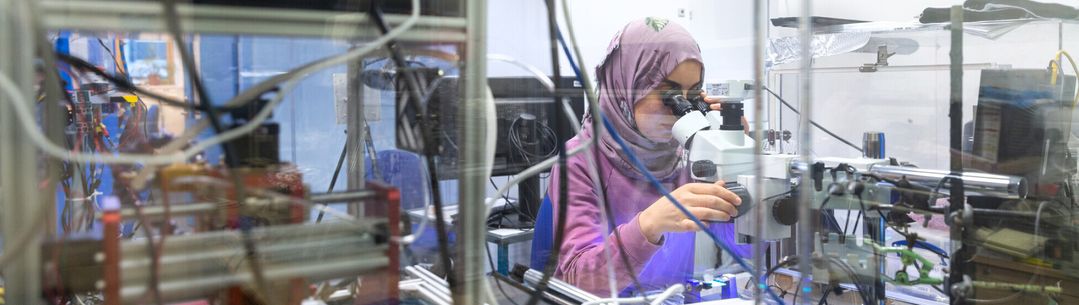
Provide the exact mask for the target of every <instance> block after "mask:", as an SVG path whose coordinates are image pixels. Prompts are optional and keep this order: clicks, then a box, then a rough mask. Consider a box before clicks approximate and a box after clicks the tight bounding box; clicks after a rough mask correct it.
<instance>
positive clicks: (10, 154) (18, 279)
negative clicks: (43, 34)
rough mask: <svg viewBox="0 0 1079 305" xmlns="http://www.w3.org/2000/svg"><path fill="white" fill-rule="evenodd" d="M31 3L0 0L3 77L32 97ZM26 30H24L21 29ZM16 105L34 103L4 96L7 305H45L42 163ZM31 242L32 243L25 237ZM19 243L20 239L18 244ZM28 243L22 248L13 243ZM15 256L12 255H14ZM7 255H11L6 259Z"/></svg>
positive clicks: (1, 223)
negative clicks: (39, 239)
mask: <svg viewBox="0 0 1079 305" xmlns="http://www.w3.org/2000/svg"><path fill="white" fill-rule="evenodd" d="M32 5H34V3H33V1H32V0H0V54H3V56H0V73H3V74H4V75H5V76H7V77H8V78H10V79H11V81H12V82H14V83H15V85H16V86H17V87H18V88H19V90H21V91H22V92H27V93H29V92H34V90H33V87H32V86H31V82H33V80H34V79H35V77H34V75H35V74H34V70H33V66H32V64H33V63H34V46H35V45H36V44H35V40H34V31H33V30H32V29H31V28H30V27H29V24H30V22H29V21H30V20H29V19H28V18H32V17H33V16H31V15H32V14H31V11H30V7H31V6H32ZM20 25H22V26H20ZM12 103H24V104H30V105H31V106H32V103H34V101H32V100H30V101H15V100H10V99H9V98H8V95H5V94H0V186H3V189H4V190H3V191H2V192H0V211H3V213H0V231H2V233H3V238H4V241H5V242H4V245H3V256H4V258H5V261H7V263H6V264H4V265H3V266H2V267H3V269H2V270H0V271H2V273H3V275H4V276H3V277H4V285H5V288H6V291H5V295H4V299H5V301H6V302H7V304H20V305H24V304H26V305H36V304H42V303H43V302H42V301H43V300H42V298H41V247H39V246H38V245H37V244H36V242H37V240H36V238H33V237H35V236H38V234H39V233H41V232H42V231H43V230H44V229H43V228H42V227H41V226H42V225H44V224H46V221H44V220H43V219H42V218H43V217H44V216H46V215H45V213H46V210H44V209H45V206H47V205H55V204H56V203H55V202H46V201H41V200H40V199H39V198H40V197H39V195H40V193H42V192H53V191H54V190H39V189H38V186H37V181H38V180H37V179H36V178H35V177H37V176H36V174H35V173H37V172H38V171H37V169H38V167H37V166H38V163H37V162H35V160H38V158H37V153H36V150H35V149H34V145H32V144H31V141H30V139H29V136H28V135H27V133H26V131H25V130H23V129H22V127H20V126H19V124H18V123H19V121H18V120H17V119H15V114H14V113H15V111H13V110H12V108H13V106H12ZM25 237H29V238H25ZM20 239H21V240H20ZM15 243H24V244H15ZM12 255H14V256H12ZM8 256H12V257H11V258H8Z"/></svg>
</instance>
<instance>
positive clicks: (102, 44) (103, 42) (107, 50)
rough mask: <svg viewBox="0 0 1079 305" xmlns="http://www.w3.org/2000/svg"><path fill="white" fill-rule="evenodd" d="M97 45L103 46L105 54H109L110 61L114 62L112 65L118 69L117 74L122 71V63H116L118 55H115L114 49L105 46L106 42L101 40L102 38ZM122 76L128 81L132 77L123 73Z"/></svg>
mask: <svg viewBox="0 0 1079 305" xmlns="http://www.w3.org/2000/svg"><path fill="white" fill-rule="evenodd" d="M97 44H99V45H101V48H103V49H105V52H108V53H109V59H110V60H112V64H113V66H114V67H116V70H117V72H119V71H120V70H122V69H120V62H119V61H116V53H113V52H112V49H110V48H109V47H108V46H106V45H105V41H103V40H101V38H98V39H97ZM121 75H123V76H124V78H126V79H130V76H128V75H127V74H126V73H121Z"/></svg>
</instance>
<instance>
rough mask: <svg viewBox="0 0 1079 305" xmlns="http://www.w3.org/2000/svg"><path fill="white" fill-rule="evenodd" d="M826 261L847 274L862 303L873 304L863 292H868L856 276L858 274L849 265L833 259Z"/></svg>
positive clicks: (858, 276)
mask: <svg viewBox="0 0 1079 305" xmlns="http://www.w3.org/2000/svg"><path fill="white" fill-rule="evenodd" d="M828 260H829V261H830V262H831V263H832V264H833V265H836V266H839V268H840V269H843V271H844V272H846V273H847V274H848V276H849V277H850V278H851V281H852V282H853V283H854V286H855V287H856V288H857V290H858V296H859V297H861V298H862V302H863V303H865V304H873V302H872V301H871V300H870V298H869V296H868V295H866V294H865V292H868V291H869V290H868V289H865V285H862V277H861V276H860V275H858V272H857V271H855V270H854V267H851V266H850V264H847V262H844V261H842V260H840V259H838V258H835V257H829V258H828Z"/></svg>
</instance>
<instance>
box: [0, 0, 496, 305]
mask: <svg viewBox="0 0 1079 305" xmlns="http://www.w3.org/2000/svg"><path fill="white" fill-rule="evenodd" d="M467 2H468V3H467V8H468V10H467V15H466V17H436V16H421V17H420V19H419V21H418V22H417V24H416V26H415V27H414V28H413V29H412V30H410V31H408V32H406V33H405V34H403V35H401V36H399V37H398V39H397V40H398V41H400V42H403V43H409V44H439V43H457V44H462V43H463V44H465V46H466V47H467V54H468V57H467V61H466V63H468V66H467V69H464V70H463V71H462V75H463V76H465V78H466V79H469V80H472V81H470V82H468V83H466V86H467V88H468V89H467V90H465V98H466V99H465V100H466V101H470V103H467V104H466V105H465V107H462V109H461V111H462V113H464V114H465V115H464V116H463V117H464V118H465V119H464V120H463V121H464V122H466V130H465V131H464V133H465V136H464V137H463V138H464V139H465V140H466V142H467V143H469V146H467V147H469V148H466V149H471V152H473V153H475V154H474V155H475V156H477V157H476V158H469V159H466V160H464V161H465V162H464V164H465V165H466V166H471V168H479V167H478V166H477V165H480V164H482V163H481V162H482V157H479V156H480V155H481V154H480V153H479V152H480V149H481V147H482V146H483V145H482V143H483V142H484V141H483V138H484V137H485V136H486V135H484V134H483V132H482V131H483V125H482V124H483V122H484V120H483V117H482V115H483V114H482V113H481V112H479V111H470V110H475V109H482V108H481V105H482V103H481V102H480V101H482V100H483V98H484V96H485V92H486V86H485V82H483V81H482V80H484V79H485V78H486V69H485V67H486V64H485V62H486V59H485V58H486V40H485V37H484V36H485V29H486V26H485V23H486V16H487V15H486V1H484V0H472V1H467ZM177 10H178V11H179V14H180V20H181V28H182V29H181V30H182V31H184V32H186V33H207V34H239V35H280V36H311V37H323V38H330V39H343V40H352V41H364V40H370V39H373V38H376V37H379V36H380V35H381V33H380V32H379V31H378V30H377V29H376V28H374V27H370V26H366V25H370V24H371V21H370V18H369V17H368V16H366V15H365V14H363V13H361V12H356V13H351V12H350V13H342V12H335V11H315V10H300V9H277V8H258V9H252V8H245V7H235V6H221V5H205V4H190V3H182V4H178V7H177ZM35 11H37V12H39V13H38V14H34V12H35ZM0 12H2V13H0V54H3V56H0V73H4V75H6V76H8V77H10V78H11V79H12V80H14V81H15V82H16V84H17V85H18V87H19V88H21V89H22V90H24V91H25V92H31V91H32V89H33V88H32V86H31V81H32V80H33V79H34V78H33V75H34V72H33V71H34V67H33V63H34V62H35V61H34V59H35V54H34V47H35V46H36V44H35V42H36V39H35V35H37V34H40V33H41V32H40V31H37V30H42V31H45V30H75V31H114V32H115V31H119V32H124V31H130V32H164V31H165V23H164V22H162V21H161V20H162V14H163V13H164V10H163V7H162V6H161V5H160V3H159V2H156V1H122V0H77V1H61V0H45V1H35V0H0ZM19 18H41V22H40V23H41V24H43V25H44V29H27V28H21V27H17V26H15V25H17V24H22V23H23V22H22V21H23V20H19ZM407 18H408V16H407V15H392V14H391V15H387V16H386V21H387V23H389V25H390V26H391V27H392V26H398V25H400V24H401V23H402V22H403V21H404V20H406V19H407ZM356 78H357V77H353V80H352V81H354V82H356V81H358V79H356ZM3 99H8V98H7V97H6V96H5V95H0V100H3ZM16 102H25V103H30V102H31V101H16ZM8 108H10V107H9V106H7V103H0V125H2V126H3V127H5V128H0V187H2V189H0V211H3V213H0V231H2V234H3V237H4V240H5V241H9V242H13V241H15V240H16V239H17V236H18V235H20V234H23V233H24V232H34V231H40V232H42V233H44V232H46V230H43V229H42V228H41V226H42V224H48V222H47V221H44V220H41V219H39V218H48V219H52V218H53V217H54V216H55V215H45V213H47V212H49V211H50V210H51V209H48V208H47V207H49V206H51V205H52V204H53V203H52V202H50V201H49V200H47V199H48V198H49V197H50V196H43V195H42V194H41V193H42V192H36V191H31V190H36V189H37V188H38V186H37V181H38V179H36V178H34V177H35V176H36V173H37V172H38V167H39V166H41V165H43V163H41V162H31V161H30V160H38V156H37V153H36V150H35V148H34V146H33V145H32V143H31V142H30V141H29V139H28V138H27V136H25V131H23V130H22V128H21V127H19V125H18V121H17V120H16V119H15V118H14V117H13V113H14V112H13V111H11V110H10V109H8ZM349 110H350V111H349V112H350V114H352V115H353V117H355V116H356V115H359V116H362V113H363V112H362V109H349ZM477 116H479V117H477ZM54 127H55V126H45V129H46V130H54V129H53V128H54ZM354 130H362V129H354ZM355 134H356V136H361V134H362V133H360V132H356V133H355ZM352 136H353V135H350V137H352ZM362 143H363V142H357V143H356V144H357V145H354V146H359V145H362ZM353 151H356V150H353ZM360 164H362V163H360ZM362 170H363V169H362V166H350V173H351V174H353V175H352V176H353V177H355V171H359V172H360V177H362ZM482 175H483V174H482V173H479V172H476V171H475V170H473V171H472V173H471V174H469V173H466V174H465V175H464V179H469V178H470V177H473V178H474V177H477V176H482ZM350 180H351V179H350ZM474 180H477V181H478V180H479V179H474ZM483 186H484V185H483V183H482V182H475V183H471V184H470V183H463V184H462V192H461V194H462V195H461V196H462V199H468V200H471V201H464V200H462V202H475V203H476V206H470V205H465V208H464V209H463V212H466V213H465V214H464V215H463V216H464V217H465V218H466V219H474V218H476V217H482V216H483V215H482V213H483V209H482V204H481V203H482V202H483V201H482V198H483V195H484V194H483V192H484V190H485V189H484V188H483ZM352 189H355V188H352ZM4 190H7V191H4ZM23 190H26V191H23ZM45 193H48V192H45ZM477 198H478V199H477ZM53 213H55V212H54V211H53ZM38 215H40V216H38ZM463 223H466V224H472V223H474V224H475V225H474V226H468V227H467V228H465V229H464V231H465V232H466V233H472V234H462V237H463V238H462V240H463V241H464V243H463V244H465V245H468V246H466V247H465V248H466V249H465V251H462V254H464V255H465V256H464V257H465V258H466V259H465V260H461V261H460V262H463V264H462V265H463V266H465V267H467V268H468V269H467V270H468V272H464V273H459V274H465V275H466V278H469V279H472V281H462V283H464V284H465V285H464V286H465V290H463V291H468V292H469V293H464V294H460V293H459V294H457V296H458V297H459V298H465V297H467V299H461V300H458V301H459V302H460V303H461V304H473V303H478V302H473V301H474V300H475V301H478V299H476V298H479V297H480V296H481V295H482V293H480V292H482V290H481V289H482V285H483V283H484V281H482V279H481V278H479V277H482V276H483V263H482V262H483V256H482V255H480V254H481V253H483V249H482V248H480V247H482V246H484V245H485V239H484V238H483V232H484V226H483V225H484V221H482V219H481V221H475V222H469V221H466V222H463ZM476 233H478V234H476ZM37 234H38V233H35V235H37ZM473 235H476V236H473ZM32 242H33V243H34V244H32V245H31V246H25V247H22V248H19V249H9V248H5V250H7V251H4V254H3V255H4V256H5V257H7V255H14V254H16V253H17V255H18V257H17V258H15V259H14V260H12V261H10V262H9V263H8V264H6V265H5V267H4V269H3V270H2V271H3V274H4V282H5V286H6V293H5V300H6V301H7V302H8V303H9V304H29V305H35V304H42V303H43V301H44V300H43V299H42V298H41V295H42V294H41V285H40V283H41V280H40V278H41V268H40V267H41V259H40V257H41V248H40V247H39V246H38V245H37V244H36V240H32ZM9 246H10V244H9ZM477 270H478V272H477Z"/></svg>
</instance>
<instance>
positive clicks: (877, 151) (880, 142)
mask: <svg viewBox="0 0 1079 305" xmlns="http://www.w3.org/2000/svg"><path fill="white" fill-rule="evenodd" d="M862 157H866V158H869V159H884V133H883V132H879V131H867V132H865V133H863V134H862Z"/></svg>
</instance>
